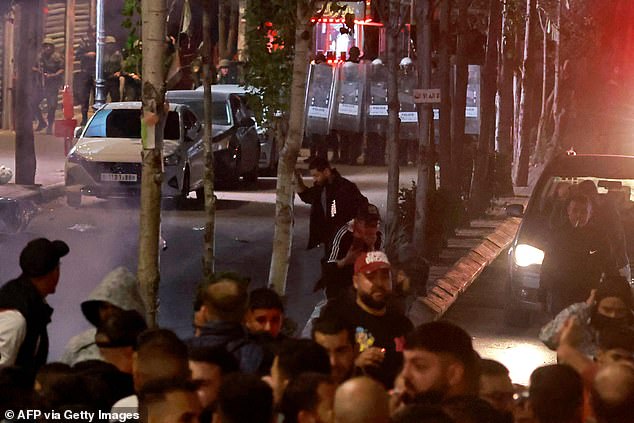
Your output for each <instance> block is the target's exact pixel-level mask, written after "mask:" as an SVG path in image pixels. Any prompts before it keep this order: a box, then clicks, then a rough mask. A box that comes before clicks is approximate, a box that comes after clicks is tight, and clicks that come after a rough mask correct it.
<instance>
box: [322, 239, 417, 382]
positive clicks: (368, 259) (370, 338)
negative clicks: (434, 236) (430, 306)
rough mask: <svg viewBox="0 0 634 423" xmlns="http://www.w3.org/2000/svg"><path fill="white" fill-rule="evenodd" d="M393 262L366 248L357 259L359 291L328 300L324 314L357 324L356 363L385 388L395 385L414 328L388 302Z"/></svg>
mask: <svg viewBox="0 0 634 423" xmlns="http://www.w3.org/2000/svg"><path fill="white" fill-rule="evenodd" d="M390 271H391V266H390V262H389V261H388V259H387V256H386V255H385V253H384V252H382V251H369V252H365V253H363V254H361V255H359V257H357V259H356V260H355V262H354V275H353V277H352V281H353V285H354V289H355V291H356V295H355V298H354V301H353V300H350V299H347V298H345V297H341V298H338V299H336V300H333V301H331V302H329V303H328V304H327V305H326V307H325V308H324V310H323V311H322V316H333V317H335V318H338V319H341V321H343V322H345V323H346V324H347V325H349V326H351V327H353V328H354V331H355V342H356V344H357V346H358V348H359V352H360V354H359V356H358V357H357V359H356V360H355V366H356V367H357V369H359V370H360V371H361V372H362V373H364V374H367V375H368V376H371V377H373V378H375V379H377V380H378V381H379V382H381V383H383V385H385V386H386V388H390V387H392V385H393V383H394V378H395V377H396V375H397V373H398V371H399V370H400V367H401V364H402V362H403V347H404V344H403V339H404V336H405V334H407V333H408V332H410V331H411V330H412V329H413V325H412V323H411V322H410V321H409V319H408V318H407V317H405V316H404V315H403V314H401V313H399V312H397V311H396V310H394V309H392V308H391V307H389V305H388V301H387V300H388V297H389V296H390V294H391V293H392V277H391V274H390Z"/></svg>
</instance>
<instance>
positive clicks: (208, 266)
mask: <svg viewBox="0 0 634 423" xmlns="http://www.w3.org/2000/svg"><path fill="white" fill-rule="evenodd" d="M213 4H214V2H213V1H212V0H204V1H203V51H202V56H203V57H202V62H203V78H204V82H203V84H204V88H203V89H204V90H205V92H204V97H203V98H204V100H203V101H204V104H203V107H204V113H205V116H204V135H203V136H204V140H203V142H204V145H205V178H204V184H205V185H204V192H205V195H204V201H205V218H206V219H205V235H204V237H203V258H202V260H203V276H204V277H206V278H207V277H209V276H211V275H212V274H213V273H214V261H215V242H216V236H215V233H216V195H215V193H214V153H213V151H212V148H211V146H212V118H211V117H212V114H213V111H212V102H211V81H212V79H213V77H212V73H211V69H213V67H212V66H211V54H212V53H211V52H212V49H213V46H212V45H211V17H212V14H213V10H212V7H213Z"/></svg>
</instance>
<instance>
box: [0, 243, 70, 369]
mask: <svg viewBox="0 0 634 423" xmlns="http://www.w3.org/2000/svg"><path fill="white" fill-rule="evenodd" d="M68 252H69V248H68V245H67V244H66V243H65V242H64V241H59V240H55V241H50V240H48V239H46V238H38V239H34V240H32V241H30V242H29V243H28V244H27V245H26V247H24V249H23V250H22V252H21V253H20V268H21V269H22V274H21V275H20V276H19V277H18V278H17V279H13V280H11V281H9V282H7V283H6V284H4V285H3V286H2V288H0V368H1V367H8V366H13V365H16V366H20V367H23V368H25V369H26V370H28V371H30V372H31V373H32V374H33V375H35V372H36V371H37V369H38V368H39V367H40V366H42V365H43V364H44V363H46V358H47V356H48V332H47V328H46V327H47V325H48V324H49V323H50V321H51V315H52V314H53V309H52V308H51V306H49V305H48V303H47V302H46V297H47V296H48V295H50V294H54V293H55V290H56V288H57V283H58V282H59V275H60V269H59V259H60V258H61V257H64V256H65V255H66V254H68Z"/></svg>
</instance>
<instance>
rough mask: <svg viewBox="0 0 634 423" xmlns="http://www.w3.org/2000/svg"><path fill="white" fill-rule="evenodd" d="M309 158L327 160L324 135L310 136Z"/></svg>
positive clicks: (326, 145) (326, 146) (326, 144)
mask: <svg viewBox="0 0 634 423" xmlns="http://www.w3.org/2000/svg"><path fill="white" fill-rule="evenodd" d="M310 157H322V158H324V159H328V140H327V139H326V135H321V134H311V136H310Z"/></svg>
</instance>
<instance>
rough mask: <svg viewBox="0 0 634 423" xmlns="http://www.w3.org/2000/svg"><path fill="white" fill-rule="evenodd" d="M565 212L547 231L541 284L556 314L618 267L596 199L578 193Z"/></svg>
mask: <svg viewBox="0 0 634 423" xmlns="http://www.w3.org/2000/svg"><path fill="white" fill-rule="evenodd" d="M563 213H564V216H562V219H561V221H560V223H559V224H558V225H556V226H553V227H551V228H550V231H549V233H548V235H547V239H546V248H545V251H544V261H543V264H542V267H541V275H540V287H541V288H542V290H543V292H544V293H546V296H547V299H548V301H547V303H548V309H549V311H550V312H551V313H552V314H553V315H556V314H557V313H559V312H560V311H561V310H563V309H564V308H566V307H568V306H569V305H571V304H574V303H578V302H583V301H584V300H585V299H586V298H588V295H589V294H590V291H591V290H592V289H593V288H596V287H597V286H598V284H599V280H600V278H601V274H602V273H606V274H615V273H616V272H617V271H618V268H617V264H616V260H615V259H614V257H613V254H612V253H613V251H612V250H613V249H611V248H610V242H609V240H608V237H607V233H606V231H605V229H604V228H603V227H602V226H603V225H601V224H600V222H598V221H597V219H595V209H594V204H593V202H592V201H591V200H590V199H589V198H588V197H586V196H584V195H581V194H574V195H572V196H571V197H570V198H569V199H568V201H567V202H566V203H565V208H564V210H563Z"/></svg>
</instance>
